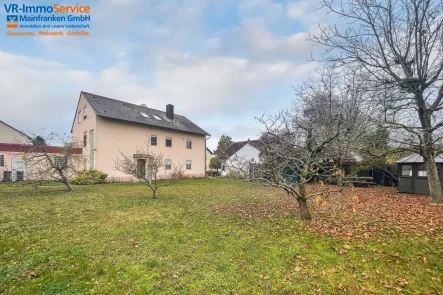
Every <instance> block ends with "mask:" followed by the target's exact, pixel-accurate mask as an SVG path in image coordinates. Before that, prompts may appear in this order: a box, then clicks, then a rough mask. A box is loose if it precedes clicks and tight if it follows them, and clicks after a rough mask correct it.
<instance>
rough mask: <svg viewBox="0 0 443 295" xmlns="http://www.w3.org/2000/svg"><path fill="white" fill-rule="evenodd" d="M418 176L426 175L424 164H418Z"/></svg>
mask: <svg viewBox="0 0 443 295" xmlns="http://www.w3.org/2000/svg"><path fill="white" fill-rule="evenodd" d="M417 176H418V177H427V176H428V174H427V173H426V166H425V165H422V166H420V168H418V173H417Z"/></svg>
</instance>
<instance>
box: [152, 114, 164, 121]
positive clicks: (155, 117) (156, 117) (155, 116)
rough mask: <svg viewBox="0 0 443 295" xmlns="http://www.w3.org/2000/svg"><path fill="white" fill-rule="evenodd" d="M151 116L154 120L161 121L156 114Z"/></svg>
mask: <svg viewBox="0 0 443 295" xmlns="http://www.w3.org/2000/svg"><path fill="white" fill-rule="evenodd" d="M152 116H153V117H154V119H156V120H158V121H161V120H162V119H161V118H160V117H159V116H157V115H152Z"/></svg>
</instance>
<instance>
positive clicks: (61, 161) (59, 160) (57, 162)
mask: <svg viewBox="0 0 443 295" xmlns="http://www.w3.org/2000/svg"><path fill="white" fill-rule="evenodd" d="M64 164H65V159H64V158H63V157H60V156H54V166H55V167H57V168H62V167H63V166H64Z"/></svg>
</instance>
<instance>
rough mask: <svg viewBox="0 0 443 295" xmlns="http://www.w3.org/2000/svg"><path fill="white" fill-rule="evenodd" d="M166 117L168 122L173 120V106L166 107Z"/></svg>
mask: <svg viewBox="0 0 443 295" xmlns="http://www.w3.org/2000/svg"><path fill="white" fill-rule="evenodd" d="M166 117H167V118H168V119H170V120H174V105H172V104H167V105H166Z"/></svg>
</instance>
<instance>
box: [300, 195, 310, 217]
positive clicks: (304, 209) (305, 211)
mask: <svg viewBox="0 0 443 295" xmlns="http://www.w3.org/2000/svg"><path fill="white" fill-rule="evenodd" d="M297 201H298V206H299V207H300V217H301V219H302V220H311V218H312V216H311V213H309V208H308V204H307V200H306V198H298V199H297Z"/></svg>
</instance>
